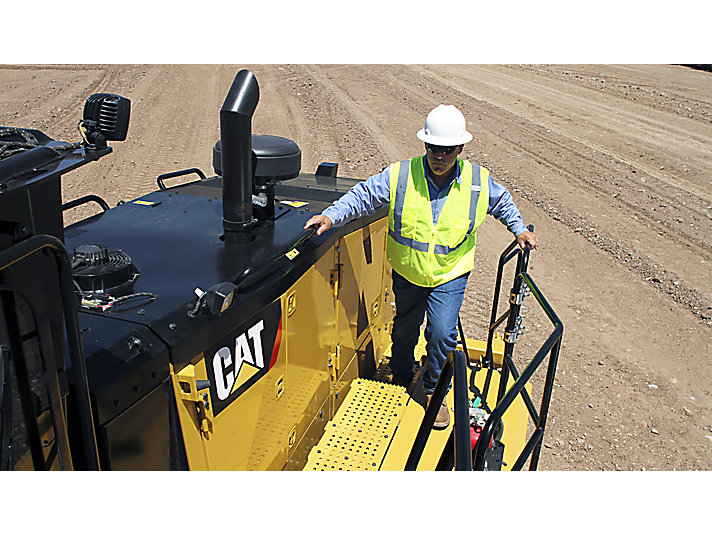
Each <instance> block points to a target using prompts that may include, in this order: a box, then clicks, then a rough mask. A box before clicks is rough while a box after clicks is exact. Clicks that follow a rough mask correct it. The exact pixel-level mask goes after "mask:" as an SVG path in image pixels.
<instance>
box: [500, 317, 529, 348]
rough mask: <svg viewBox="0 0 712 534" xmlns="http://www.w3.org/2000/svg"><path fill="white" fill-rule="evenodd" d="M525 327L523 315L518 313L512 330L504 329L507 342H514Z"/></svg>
mask: <svg viewBox="0 0 712 534" xmlns="http://www.w3.org/2000/svg"><path fill="white" fill-rule="evenodd" d="M524 328H525V327H523V326H522V316H521V315H517V319H516V321H515V323H514V328H512V330H505V331H504V341H505V343H514V342H516V341H517V336H518V335H519V334H521V333H522V332H523V331H524Z"/></svg>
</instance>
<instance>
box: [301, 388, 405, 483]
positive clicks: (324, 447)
mask: <svg viewBox="0 0 712 534" xmlns="http://www.w3.org/2000/svg"><path fill="white" fill-rule="evenodd" d="M408 398H409V397H408V394H407V393H406V391H405V388H403V387H399V386H394V385H391V384H384V383H383V382H374V381H372V380H365V379H363V378H360V379H357V380H354V381H353V382H352V384H351V390H350V391H349V394H348V395H347V396H346V399H344V403H343V405H342V406H341V408H340V409H339V412H338V413H337V414H336V416H335V417H334V419H333V420H332V421H330V422H329V423H328V424H327V425H326V429H325V432H324V435H323V436H322V438H321V440H320V441H319V443H317V445H316V446H315V447H314V448H313V449H312V451H311V453H310V454H309V459H308V461H307V464H306V466H305V467H304V470H305V471H357V470H367V471H377V470H378V469H379V468H380V466H381V463H382V461H383V458H384V457H385V455H386V451H387V450H388V445H389V444H390V442H391V440H392V438H393V434H394V433H395V431H396V428H397V426H398V423H399V421H400V419H401V417H402V415H403V412H404V411H405V407H406V403H407V401H408Z"/></svg>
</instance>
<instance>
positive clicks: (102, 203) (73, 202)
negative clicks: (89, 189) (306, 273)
mask: <svg viewBox="0 0 712 534" xmlns="http://www.w3.org/2000/svg"><path fill="white" fill-rule="evenodd" d="M87 202H96V203H97V204H99V206H101V209H102V210H104V211H109V209H110V208H109V205H108V204H107V203H106V201H105V200H104V199H103V198H101V197H100V196H97V195H86V196H83V197H80V198H75V199H74V200H70V201H69V202H65V203H64V204H62V211H67V210H69V209H72V208H76V207H77V206H81V205H82V204H86V203H87Z"/></svg>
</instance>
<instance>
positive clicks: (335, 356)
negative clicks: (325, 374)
mask: <svg viewBox="0 0 712 534" xmlns="http://www.w3.org/2000/svg"><path fill="white" fill-rule="evenodd" d="M340 358H341V345H336V349H335V350H334V352H330V353H329V361H328V365H329V375H330V376H331V380H332V382H336V380H337V379H338V378H339V376H338V374H339V369H340V365H339V364H340Z"/></svg>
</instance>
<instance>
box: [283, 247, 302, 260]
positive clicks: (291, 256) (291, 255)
mask: <svg viewBox="0 0 712 534" xmlns="http://www.w3.org/2000/svg"><path fill="white" fill-rule="evenodd" d="M285 256H287V257H288V258H289V259H290V260H293V259H294V258H296V257H297V256H299V251H298V250H297V249H296V248H293V249H292V250H290V251H289V252H287V253H286V254H285Z"/></svg>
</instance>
